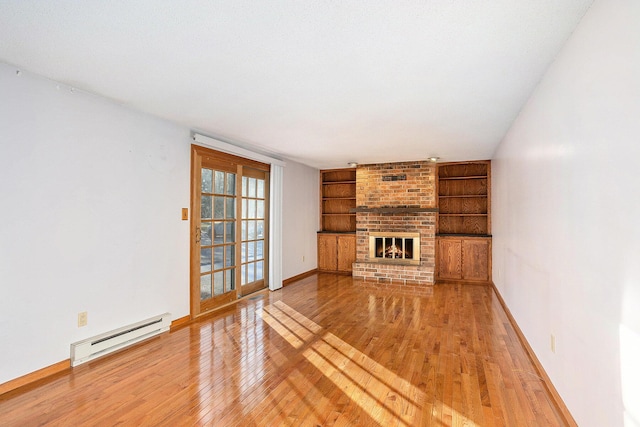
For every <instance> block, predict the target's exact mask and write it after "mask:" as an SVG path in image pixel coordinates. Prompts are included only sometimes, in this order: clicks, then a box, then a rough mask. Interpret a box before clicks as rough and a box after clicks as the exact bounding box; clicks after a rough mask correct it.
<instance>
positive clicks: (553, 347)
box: [551, 334, 556, 353]
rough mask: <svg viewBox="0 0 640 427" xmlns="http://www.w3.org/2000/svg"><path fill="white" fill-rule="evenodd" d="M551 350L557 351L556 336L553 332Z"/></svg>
mask: <svg viewBox="0 0 640 427" xmlns="http://www.w3.org/2000/svg"><path fill="white" fill-rule="evenodd" d="M551 352H552V353H555V352H556V337H555V335H553V334H551Z"/></svg>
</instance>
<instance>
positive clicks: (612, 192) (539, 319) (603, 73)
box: [492, 0, 640, 427]
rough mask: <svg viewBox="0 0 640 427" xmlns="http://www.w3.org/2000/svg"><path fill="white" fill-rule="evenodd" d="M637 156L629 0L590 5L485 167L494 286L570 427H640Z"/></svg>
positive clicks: (638, 8)
mask: <svg viewBox="0 0 640 427" xmlns="http://www.w3.org/2000/svg"><path fill="white" fill-rule="evenodd" d="M639 165H640V2H638V1H636V0H597V1H596V2H595V3H594V4H593V6H592V8H591V9H590V11H589V12H588V13H587V15H586V16H585V17H584V18H583V20H582V22H581V24H580V25H579V26H578V28H577V29H576V31H575V32H574V34H573V35H572V37H571V38H570V39H569V41H568V42H567V44H566V46H565V47H564V49H563V50H562V52H561V53H560V55H559V56H558V57H557V59H556V61H555V63H554V64H553V65H552V67H551V68H550V69H549V71H548V72H547V75H546V76H545V78H544V79H543V81H542V82H541V83H540V85H539V87H538V88H537V89H536V91H535V92H534V94H533V95H532V97H531V99H530V100H529V102H528V104H527V105H526V106H525V108H524V109H523V111H522V112H521V114H520V116H519V117H518V119H517V120H516V121H515V123H514V125H513V127H512V128H511V130H510V131H509V133H508V135H507V136H506V138H505V140H504V141H503V142H502V143H501V145H500V147H499V149H498V150H497V152H496V154H495V156H494V160H493V165H492V173H493V187H492V192H493V193H492V196H493V207H492V209H493V210H492V222H493V235H494V241H493V248H494V253H493V278H494V281H495V283H496V285H497V287H498V289H499V290H500V292H501V294H502V295H503V296H504V298H505V300H506V302H507V305H508V306H509V308H510V310H511V311H512V313H513V315H514V317H515V318H516V321H517V322H518V324H519V326H520V327H521V328H522V330H523V332H524V333H525V335H526V337H527V339H528V341H529V342H530V343H531V345H532V347H533V349H534V351H535V352H536V354H537V356H538V358H539V359H540V361H541V362H542V364H543V366H544V368H545V370H546V371H547V373H548V374H549V375H550V377H551V379H552V381H553V383H554V385H555V386H556V388H557V389H558V391H559V393H560V394H561V396H562V397H563V399H564V401H565V403H566V404H567V405H568V407H569V410H570V411H571V412H572V414H573V416H574V417H575V419H576V421H577V422H578V424H579V425H580V426H605V425H606V426H621V425H625V426H627V427H629V426H637V425H640V368H639V367H640V220H639V218H640V172H639V170H640V166H639ZM551 334H553V335H555V337H556V352H555V353H553V352H552V351H551V349H550V347H551V345H550V336H551Z"/></svg>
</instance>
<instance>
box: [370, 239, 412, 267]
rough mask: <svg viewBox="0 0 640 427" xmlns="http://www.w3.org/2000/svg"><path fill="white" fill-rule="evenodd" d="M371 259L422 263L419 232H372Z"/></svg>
mask: <svg viewBox="0 0 640 427" xmlns="http://www.w3.org/2000/svg"><path fill="white" fill-rule="evenodd" d="M369 260H370V261H378V262H393V263H405V264H419V263H420V234H419V233H391V232H384V233H370V234H369Z"/></svg>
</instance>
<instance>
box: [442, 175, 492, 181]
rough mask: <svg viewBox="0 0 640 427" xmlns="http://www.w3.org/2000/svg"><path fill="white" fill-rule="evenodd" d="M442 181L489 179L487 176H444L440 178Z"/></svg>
mask: <svg viewBox="0 0 640 427" xmlns="http://www.w3.org/2000/svg"><path fill="white" fill-rule="evenodd" d="M438 179H439V180H440V181H453V180H456V179H487V175H474V176H442V177H439V178H438Z"/></svg>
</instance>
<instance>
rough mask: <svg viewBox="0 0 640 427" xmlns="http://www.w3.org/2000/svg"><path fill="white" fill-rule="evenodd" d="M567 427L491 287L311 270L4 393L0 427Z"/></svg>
mask: <svg viewBox="0 0 640 427" xmlns="http://www.w3.org/2000/svg"><path fill="white" fill-rule="evenodd" d="M43 424H45V425H61V426H81V425H82V426H85V425H132V426H140V425H153V426H155V425H167V426H186V425H215V426H280V425H309V426H318V425H320V426H330V425H358V426H384V427H387V426H416V425H424V426H438V427H441V426H502V425H506V426H561V425H564V424H563V422H562V419H561V417H560V415H559V412H558V410H557V409H556V407H555V406H554V404H553V403H552V401H551V399H550V397H549V395H548V393H547V392H546V390H545V387H544V384H543V382H542V381H541V379H540V378H539V377H538V375H537V373H536V371H535V368H534V367H533V365H532V363H531V361H530V360H529V358H528V357H527V355H526V353H525V351H524V349H523V347H522V346H521V344H520V342H519V341H518V338H517V336H516V333H515V332H514V330H513V328H512V327H511V325H510V324H509V321H508V320H507V317H506V315H505V313H504V311H503V309H502V307H501V305H500V303H499V301H498V299H497V297H496V295H495V294H494V293H493V290H492V288H491V287H489V286H474V285H436V286H434V287H433V292H432V293H431V294H430V295H427V296H414V295H411V294H408V293H407V294H399V293H395V294H394V293H392V292H390V291H381V290H372V289H371V288H370V287H368V286H367V287H363V286H360V285H359V284H358V283H357V282H355V283H354V281H353V279H352V278H351V277H349V276H341V275H333V274H318V275H313V276H311V277H308V278H305V279H303V280H301V281H300V282H298V283H295V284H292V285H290V286H287V287H286V288H284V289H281V290H279V291H276V292H270V293H263V294H259V295H256V296H254V297H252V298H250V299H247V300H244V301H241V302H239V303H238V304H237V305H235V306H232V307H231V308H229V309H227V310H225V311H224V312H221V313H218V314H216V315H214V316H213V317H210V318H208V319H204V320H201V321H198V322H196V323H194V324H191V325H189V326H186V327H184V328H182V329H178V330H176V331H174V332H171V333H166V334H164V335H161V336H159V337H156V338H153V339H151V340H149V341H147V342H145V343H142V344H139V345H137V346H135V347H132V348H130V349H127V350H124V351H122V352H119V353H116V354H114V355H110V356H107V357H105V358H102V359H99V360H95V361H93V362H90V363H88V364H86V365H82V366H80V367H77V368H74V369H72V370H69V371H68V372H67V373H63V374H59V375H56V376H55V377H53V378H51V379H49V380H47V381H45V382H44V383H42V384H40V385H38V386H37V387H28V388H26V389H21V390H16V391H14V392H10V393H7V394H4V395H1V396H0V425H2V426H32V425H43Z"/></svg>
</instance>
